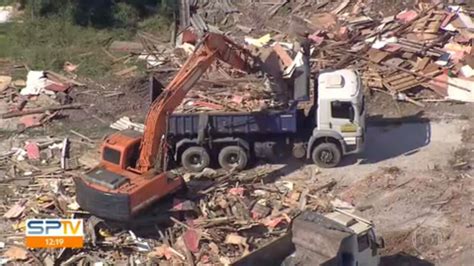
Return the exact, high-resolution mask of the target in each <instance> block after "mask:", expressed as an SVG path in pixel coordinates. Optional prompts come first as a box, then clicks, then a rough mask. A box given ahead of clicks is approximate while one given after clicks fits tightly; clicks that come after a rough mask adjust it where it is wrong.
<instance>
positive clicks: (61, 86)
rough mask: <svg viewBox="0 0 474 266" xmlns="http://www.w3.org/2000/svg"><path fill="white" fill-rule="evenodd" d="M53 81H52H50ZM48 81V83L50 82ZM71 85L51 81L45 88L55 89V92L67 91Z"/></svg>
mask: <svg viewBox="0 0 474 266" xmlns="http://www.w3.org/2000/svg"><path fill="white" fill-rule="evenodd" d="M49 82H51V81H49ZM49 82H48V83H49ZM70 87H71V86H70V85H65V84H62V83H59V82H53V83H50V84H49V85H47V86H46V87H45V89H47V90H50V91H55V92H65V91H67V90H68V89H69V88H70Z"/></svg>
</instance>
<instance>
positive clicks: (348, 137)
mask: <svg viewBox="0 0 474 266" xmlns="http://www.w3.org/2000/svg"><path fill="white" fill-rule="evenodd" d="M314 84H315V87H314V95H315V97H313V98H314V101H313V103H312V108H311V109H310V111H309V113H305V111H304V110H303V109H301V108H298V102H299V101H293V102H292V104H290V105H289V107H288V108H287V109H285V110H280V111H258V112H201V113H174V114H173V115H171V116H170V117H169V119H168V131H167V143H168V145H169V147H170V152H171V156H170V157H172V159H173V160H174V162H176V163H178V164H181V165H182V166H183V167H184V168H185V169H186V170H188V171H192V172H200V171H202V170H203V169H204V168H206V167H209V166H210V165H212V164H214V165H216V164H217V163H218V164H219V165H220V166H221V167H222V168H224V169H235V170H242V169H244V168H245V167H246V166H247V165H248V164H249V163H250V162H251V161H252V160H254V159H259V158H262V159H271V160H275V159H279V158H284V157H285V156H288V155H292V156H293V157H295V158H299V159H311V160H312V161H313V162H314V163H315V164H316V165H318V166H319V167H322V168H331V167H335V166H337V165H338V164H339V163H340V161H341V159H342V157H343V156H345V155H348V154H353V153H359V152H361V151H362V150H363V148H364V139H365V131H366V125H365V103H364V94H363V86H362V82H361V78H360V76H359V75H358V73H357V72H356V71H355V70H351V69H341V70H333V71H325V72H321V73H320V74H319V75H318V76H317V77H316V79H315V81H314ZM308 91H309V89H308Z"/></svg>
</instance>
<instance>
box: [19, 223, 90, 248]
mask: <svg viewBox="0 0 474 266" xmlns="http://www.w3.org/2000/svg"><path fill="white" fill-rule="evenodd" d="M25 240H26V246H27V247H28V248H82V247H83V246H84V223H83V221H82V219H28V220H26V239H25Z"/></svg>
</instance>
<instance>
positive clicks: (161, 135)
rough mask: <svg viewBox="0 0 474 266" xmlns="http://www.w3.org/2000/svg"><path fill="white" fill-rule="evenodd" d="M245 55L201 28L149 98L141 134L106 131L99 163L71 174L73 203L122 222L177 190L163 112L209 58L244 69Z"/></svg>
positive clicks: (172, 105)
mask: <svg viewBox="0 0 474 266" xmlns="http://www.w3.org/2000/svg"><path fill="white" fill-rule="evenodd" d="M250 57H251V55H250V53H249V52H248V51H247V50H245V49H244V48H242V47H240V46H239V45H237V44H235V43H234V42H232V41H231V40H230V39H229V38H227V37H225V36H223V35H220V34H215V33H206V34H205V35H204V37H203V38H202V40H201V41H200V42H199V44H198V45H197V46H196V50H195V51H194V53H193V54H192V55H191V56H190V58H189V59H188V60H187V61H186V63H185V64H184V65H183V66H182V68H181V69H180V70H179V71H178V73H177V74H176V76H175V77H174V78H173V80H172V81H171V82H170V83H169V84H168V86H167V87H166V88H165V90H164V91H163V92H162V93H161V94H160V96H159V97H158V98H156V100H155V101H154V102H153V103H152V105H151V107H150V109H149V111H148V114H147V117H146V120H145V131H144V133H143V135H142V134H141V133H138V132H135V131H132V130H124V131H120V132H118V133H115V134H112V135H110V136H109V137H107V139H106V140H105V141H104V143H103V144H102V147H101V161H100V163H99V164H98V165H97V166H96V167H94V168H93V169H91V170H90V171H88V172H87V173H85V174H84V175H82V176H80V177H76V178H75V179H74V181H75V184H76V199H77V202H78V203H79V205H80V206H81V207H82V208H83V209H84V210H86V211H89V212H90V213H92V214H94V215H97V216H99V217H103V218H108V219H113V220H118V221H127V220H130V219H131V218H133V217H134V216H135V215H136V214H138V213H139V212H140V211H142V210H144V209H145V208H146V207H148V206H150V205H151V204H152V203H154V202H156V201H157V200H159V199H161V198H163V197H165V196H167V195H170V194H172V193H175V192H177V191H179V190H180V189H182V188H183V187H184V186H185V184H184V181H183V179H182V178H181V177H180V176H177V175H175V174H173V173H172V172H167V171H164V168H165V167H164V166H165V165H166V157H167V156H166V154H167V149H166V146H167V145H166V131H167V121H168V117H169V115H171V114H172V113H173V111H174V109H175V108H176V107H177V106H178V105H179V104H180V103H181V102H182V100H183V99H184V97H185V96H186V94H187V92H188V91H189V90H190V89H191V88H192V87H193V85H194V84H195V83H196V82H197V81H198V80H199V78H200V77H201V76H202V75H203V74H204V72H206V70H207V69H208V68H209V66H210V65H211V64H212V63H213V62H214V61H215V60H217V59H219V60H220V61H223V62H226V63H227V64H229V65H231V66H232V67H234V68H236V69H239V70H242V71H245V72H250V71H251V65H250V60H249V59H250Z"/></svg>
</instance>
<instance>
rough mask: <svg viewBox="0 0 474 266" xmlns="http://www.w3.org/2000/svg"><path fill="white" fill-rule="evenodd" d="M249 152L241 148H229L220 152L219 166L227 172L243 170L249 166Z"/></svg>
mask: <svg viewBox="0 0 474 266" xmlns="http://www.w3.org/2000/svg"><path fill="white" fill-rule="evenodd" d="M247 162H248V155H247V152H246V151H245V150H244V149H243V148H242V147H239V146H227V147H224V148H223V149H222V150H221V151H220V152H219V165H220V166H221V167H222V168H224V169H226V170H231V169H235V170H239V171H240V170H243V169H244V168H245V167H246V166H247Z"/></svg>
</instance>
